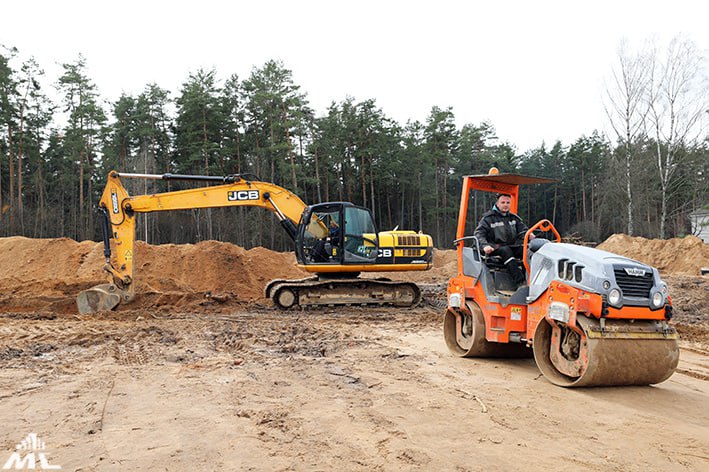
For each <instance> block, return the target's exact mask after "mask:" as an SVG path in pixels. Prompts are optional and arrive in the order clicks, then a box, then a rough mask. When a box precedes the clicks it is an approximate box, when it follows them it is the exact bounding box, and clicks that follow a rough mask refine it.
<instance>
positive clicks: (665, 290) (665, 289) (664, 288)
mask: <svg viewBox="0 0 709 472" xmlns="http://www.w3.org/2000/svg"><path fill="white" fill-rule="evenodd" d="M662 294H663V295H667V285H665V284H662Z"/></svg>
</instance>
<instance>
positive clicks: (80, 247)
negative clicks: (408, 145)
mask: <svg viewBox="0 0 709 472" xmlns="http://www.w3.org/2000/svg"><path fill="white" fill-rule="evenodd" d="M135 252H136V256H135V263H136V267H135V283H136V294H137V296H136V300H135V302H134V303H131V308H132V309H140V308H151V307H160V306H164V305H171V306H173V307H174V306H178V307H179V306H183V307H184V306H190V305H195V304H197V305H204V304H209V303H225V302H229V303H235V302H236V303H240V302H253V301H255V300H258V299H259V298H261V297H263V289H264V287H265V285H266V283H267V282H268V281H269V280H271V279H274V278H300V277H303V276H305V275H306V273H305V272H303V271H301V270H300V269H298V268H297V267H296V265H295V258H294V256H293V255H292V254H290V253H279V252H274V251H270V250H268V249H264V248H261V247H258V248H254V249H250V250H245V249H244V248H241V247H239V246H235V245H233V244H229V243H222V242H217V241H205V242H201V243H198V244H184V245H175V244H165V245H159V246H153V245H148V244H145V243H142V242H140V241H139V242H137V243H136V251H135ZM103 264H104V257H103V245H102V244H101V243H96V242H93V241H83V242H76V241H73V240H71V239H66V238H61V239H29V238H23V237H10V238H0V287H1V288H2V291H1V292H0V311H5V312H29V311H45V310H48V311H52V312H55V313H69V314H71V313H76V312H77V310H76V306H75V303H74V300H75V297H76V295H77V294H78V293H79V291H81V290H84V289H87V288H89V287H92V286H93V285H96V284H99V283H104V282H105V276H104V274H103V272H102V267H103Z"/></svg>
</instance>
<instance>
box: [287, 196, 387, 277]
mask: <svg viewBox="0 0 709 472" xmlns="http://www.w3.org/2000/svg"><path fill="white" fill-rule="evenodd" d="M298 228H299V230H298V234H297V236H296V255H297V257H298V262H299V263H300V264H303V265H306V266H308V265H313V264H331V265H347V264H357V265H359V264H374V263H375V262H376V261H377V254H378V242H377V232H376V228H375V226H374V219H373V218H372V213H371V211H370V210H369V209H367V208H363V207H359V206H355V205H353V204H351V203H346V202H334V203H322V204H319V205H312V206H310V207H308V208H307V209H306V210H305V211H304V212H303V216H302V217H301V221H300V224H299V225H298Z"/></svg>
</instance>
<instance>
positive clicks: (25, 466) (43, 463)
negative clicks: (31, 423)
mask: <svg viewBox="0 0 709 472" xmlns="http://www.w3.org/2000/svg"><path fill="white" fill-rule="evenodd" d="M15 449H16V451H15V452H13V453H12V454H10V458H9V459H8V460H7V462H5V465H4V466H2V470H36V469H37V462H39V470H61V468H62V466H60V465H53V464H50V463H49V460H48V459H47V455H46V454H45V453H44V452H39V451H44V449H45V447H44V441H42V440H41V439H40V438H39V436H37V433H30V434H28V435H27V437H26V438H25V439H23V440H22V441H21V442H20V444H18V445H17V446H15ZM23 455H24V456H23Z"/></svg>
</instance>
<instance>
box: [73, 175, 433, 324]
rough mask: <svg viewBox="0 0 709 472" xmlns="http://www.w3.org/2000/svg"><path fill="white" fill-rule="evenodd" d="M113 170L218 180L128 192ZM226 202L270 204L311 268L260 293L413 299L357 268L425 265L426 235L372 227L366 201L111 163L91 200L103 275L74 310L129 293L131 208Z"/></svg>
mask: <svg viewBox="0 0 709 472" xmlns="http://www.w3.org/2000/svg"><path fill="white" fill-rule="evenodd" d="M121 178H138V179H159V180H183V181H184V180H189V181H197V182H212V183H214V182H216V183H219V185H208V186H206V187H200V188H192V189H187V190H178V191H172V192H165V193H158V194H153V195H138V196H130V195H128V192H127V190H126V189H125V187H124V186H123V185H122V183H121ZM231 206H257V207H261V208H265V209H266V210H269V211H271V212H273V213H274V214H275V216H276V217H277V218H278V220H279V221H280V223H281V226H282V227H283V228H284V229H285V231H286V232H287V233H288V235H289V236H290V237H291V238H292V239H293V240H294V241H295V254H296V259H297V261H298V267H300V268H302V269H304V270H306V271H308V272H311V273H313V274H315V276H313V277H310V278H305V279H300V280H273V281H271V282H270V283H269V284H268V285H267V287H266V289H265V293H266V296H267V297H268V298H270V299H271V300H273V302H274V303H275V305H276V306H278V307H279V308H281V309H288V308H291V307H295V306H306V305H342V304H391V305H394V306H413V305H416V304H417V303H418V302H419V301H420V300H421V292H420V289H419V287H418V286H417V285H416V284H414V283H410V282H397V281H391V280H389V279H385V278H379V279H374V278H359V277H358V275H359V274H360V273H361V272H393V271H421V270H427V269H429V268H431V264H432V258H433V241H432V239H431V237H430V236H428V235H426V234H420V233H416V232H414V231H396V230H394V231H383V232H380V233H377V231H376V229H375V226H374V221H373V218H372V213H371V211H370V210H368V209H367V208H363V207H359V206H355V205H353V204H352V203H347V202H329V203H320V204H317V205H311V206H308V205H306V204H305V203H304V202H303V201H302V200H301V199H300V198H299V197H298V196H297V195H295V194H293V193H292V192H290V191H288V190H286V189H284V188H281V187H279V186H278V185H274V184H272V183H268V182H262V181H259V180H258V179H257V178H256V177H255V176H251V175H230V176H224V177H222V176H205V175H178V174H163V175H156V174H129V173H121V172H116V171H111V172H110V173H109V175H108V182H107V183H106V187H105V189H104V191H103V195H102V197H101V200H100V202H99V212H100V214H101V215H102V218H101V221H102V228H103V234H104V241H103V242H104V256H105V258H106V264H105V266H104V270H105V271H106V272H107V279H108V283H106V284H100V285H97V286H95V287H92V288H90V289H88V290H85V291H83V292H81V293H80V294H79V295H78V297H77V305H78V308H79V312H80V313H82V314H83V313H90V312H96V311H104V310H111V309H113V308H115V307H116V306H117V305H118V304H119V303H127V302H130V301H131V300H133V298H134V296H135V287H134V274H133V269H134V242H135V215H136V213H148V212H155V211H169V210H183V209H196V208H216V207H231ZM111 246H113V247H114V249H113V250H112V249H111Z"/></svg>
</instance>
